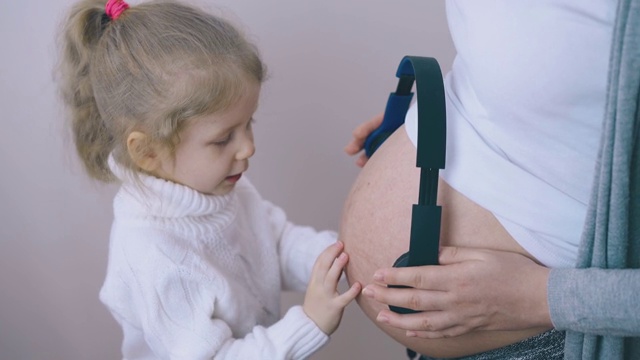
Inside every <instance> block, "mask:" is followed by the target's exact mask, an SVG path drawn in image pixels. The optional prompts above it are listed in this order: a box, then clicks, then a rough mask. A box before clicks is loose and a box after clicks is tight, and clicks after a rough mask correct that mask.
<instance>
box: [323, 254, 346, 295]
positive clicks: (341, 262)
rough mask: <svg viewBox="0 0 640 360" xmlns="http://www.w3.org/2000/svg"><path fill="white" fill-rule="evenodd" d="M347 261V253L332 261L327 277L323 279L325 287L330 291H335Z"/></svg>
mask: <svg viewBox="0 0 640 360" xmlns="http://www.w3.org/2000/svg"><path fill="white" fill-rule="evenodd" d="M348 261H349V256H348V255H347V253H344V252H343V253H341V254H340V255H338V257H337V258H335V259H334V260H333V264H331V268H329V271H328V272H327V276H326V277H325V279H324V281H325V285H326V286H327V287H329V288H331V289H335V288H336V287H337V286H338V281H339V280H340V276H341V275H342V270H343V269H344V266H345V265H347V262H348Z"/></svg>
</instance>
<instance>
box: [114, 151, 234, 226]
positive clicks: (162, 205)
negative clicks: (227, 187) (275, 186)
mask: <svg viewBox="0 0 640 360" xmlns="http://www.w3.org/2000/svg"><path fill="white" fill-rule="evenodd" d="M109 168H110V169H111V171H112V172H113V174H114V175H115V176H116V177H117V178H118V179H119V180H120V181H121V182H122V190H121V191H126V192H127V194H128V195H129V196H132V197H133V198H134V199H135V200H136V203H138V205H139V207H138V206H133V204H129V206H128V209H127V210H128V211H127V212H138V211H139V212H142V213H144V214H146V215H148V216H154V217H161V218H179V217H187V216H189V217H193V216H196V217H198V216H207V215H214V214H217V213H220V212H225V211H226V210H229V209H228V208H229V204H230V202H231V199H232V198H233V197H234V196H235V189H234V190H232V191H231V192H230V193H228V194H225V195H207V194H203V193H200V192H198V191H196V190H193V189H191V188H190V187H188V186H184V185H181V184H177V183H174V182H171V181H167V180H164V179H160V178H157V177H154V176H151V175H146V174H142V173H140V174H137V175H136V174H133V173H132V171H131V170H128V169H125V168H124V167H123V166H122V165H120V164H118V162H117V161H116V160H115V159H114V158H113V156H109ZM136 208H137V209H136Z"/></svg>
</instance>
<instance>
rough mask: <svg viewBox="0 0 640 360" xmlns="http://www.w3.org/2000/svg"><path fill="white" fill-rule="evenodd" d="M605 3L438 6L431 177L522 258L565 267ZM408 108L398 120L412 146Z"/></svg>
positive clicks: (587, 156) (598, 76) (603, 47)
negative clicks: (468, 203) (501, 233)
mask: <svg viewBox="0 0 640 360" xmlns="http://www.w3.org/2000/svg"><path fill="white" fill-rule="evenodd" d="M616 5H617V4H616V2H615V1H609V0H589V1H572V0H571V1H570V0H556V1H551V0H546V1H541V0H536V1H508V0H485V1H471V0H457V1H456V0H449V1H447V17H448V21H449V28H450V31H451V35H452V38H453V41H454V44H455V47H456V50H457V56H456V58H455V60H454V63H453V66H452V69H451V71H450V72H449V73H448V74H447V75H446V77H445V92H446V101H447V163H446V169H445V170H444V171H442V172H441V176H442V177H443V179H445V181H447V183H449V184H450V185H451V186H452V187H454V188H455V189H457V190H458V191H460V192H461V193H463V194H464V195H465V196H467V197H468V198H470V199H471V200H473V201H474V202H476V203H478V204H479V205H480V206H482V207H484V208H485V209H487V210H489V211H491V212H492V213H493V214H494V215H495V216H496V218H497V219H498V220H499V221H500V223H501V224H502V225H503V226H504V227H505V229H506V230H507V231H508V232H509V233H510V234H511V236H513V238H514V239H515V240H516V241H518V243H520V245H521V246H522V247H523V248H525V249H526V250H527V251H528V252H529V253H531V254H532V255H533V256H535V257H536V258H537V259H538V260H539V261H540V262H542V263H543V264H545V265H547V266H550V267H573V266H574V264H575V261H576V257H577V250H578V244H579V241H580V235H581V232H582V228H583V225H584V219H585V215H586V208H587V205H588V202H589V198H590V190H591V183H592V178H593V172H594V167H595V159H596V155H597V152H598V148H599V141H600V133H601V126H602V121H603V117H604V106H605V99H606V84H607V72H608V65H609V50H610V46H611V38H612V31H613V23H614V20H615V12H616ZM416 120H417V110H416V107H415V104H414V106H412V107H411V109H410V110H409V112H408V114H407V117H406V129H407V132H408V134H409V136H410V137H411V138H412V140H413V141H414V143H416Z"/></svg>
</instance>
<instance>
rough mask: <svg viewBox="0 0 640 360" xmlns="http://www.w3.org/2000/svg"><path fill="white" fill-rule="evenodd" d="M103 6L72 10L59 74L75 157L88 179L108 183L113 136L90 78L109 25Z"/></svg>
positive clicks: (95, 3)
mask: <svg viewBox="0 0 640 360" xmlns="http://www.w3.org/2000/svg"><path fill="white" fill-rule="evenodd" d="M104 6H105V1H103V0H84V1H81V2H80V3H78V4H77V5H75V6H74V7H73V8H72V9H71V11H70V14H69V16H68V17H67V20H66V24H65V26H64V27H63V33H62V34H61V37H62V58H61V63H60V74H61V75H62V76H61V81H62V84H61V92H62V97H63V100H64V102H65V103H66V105H67V107H68V108H69V111H70V118H71V128H72V131H73V137H74V142H75V145H76V150H77V152H78V155H79V156H80V158H81V160H82V162H83V164H84V167H85V170H86V171H87V172H88V174H89V175H90V176H91V177H93V178H95V179H98V180H102V181H105V182H108V181H111V180H113V174H112V173H111V171H110V170H109V167H108V164H107V159H108V157H109V154H110V153H111V151H112V150H113V147H114V141H113V135H112V134H111V133H110V131H109V129H108V128H107V126H106V125H105V122H104V121H103V118H102V117H101V114H100V111H99V109H98V104H97V103H96V99H95V96H94V86H93V84H92V82H91V76H90V66H91V57H92V54H93V52H94V51H95V49H96V47H97V46H98V42H99V40H100V38H101V37H102V35H103V32H104V30H105V27H106V25H108V18H106V16H105V12H104Z"/></svg>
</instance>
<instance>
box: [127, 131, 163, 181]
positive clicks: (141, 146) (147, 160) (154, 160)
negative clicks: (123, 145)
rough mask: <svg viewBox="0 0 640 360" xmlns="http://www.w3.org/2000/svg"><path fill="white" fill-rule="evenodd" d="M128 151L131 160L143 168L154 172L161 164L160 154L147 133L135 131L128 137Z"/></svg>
mask: <svg viewBox="0 0 640 360" xmlns="http://www.w3.org/2000/svg"><path fill="white" fill-rule="evenodd" d="M127 151H128V152H129V156H130V157H131V160H133V162H134V163H135V164H136V165H137V166H138V167H140V168H141V169H142V170H144V171H146V172H149V173H153V172H155V170H156V169H158V168H159V167H160V165H161V159H160V156H159V155H160V154H158V151H157V150H156V149H155V148H154V146H153V144H152V142H151V139H150V138H149V136H147V135H146V134H145V133H142V132H140V131H133V132H132V133H130V134H129V136H128V137H127Z"/></svg>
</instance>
